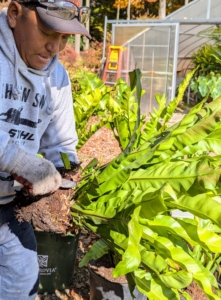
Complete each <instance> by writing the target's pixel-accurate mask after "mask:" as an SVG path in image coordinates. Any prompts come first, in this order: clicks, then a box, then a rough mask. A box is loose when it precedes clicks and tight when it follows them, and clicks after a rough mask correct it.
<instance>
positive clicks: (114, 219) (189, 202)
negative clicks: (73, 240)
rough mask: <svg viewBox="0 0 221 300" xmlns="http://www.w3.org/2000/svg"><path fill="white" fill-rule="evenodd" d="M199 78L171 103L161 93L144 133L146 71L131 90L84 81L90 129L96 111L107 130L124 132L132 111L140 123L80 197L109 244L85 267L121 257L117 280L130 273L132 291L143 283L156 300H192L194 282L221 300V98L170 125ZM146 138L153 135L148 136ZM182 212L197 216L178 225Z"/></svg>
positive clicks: (81, 212) (79, 220) (96, 249)
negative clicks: (190, 291)
mask: <svg viewBox="0 0 221 300" xmlns="http://www.w3.org/2000/svg"><path fill="white" fill-rule="evenodd" d="M80 74H82V73H80ZM82 75H83V74H82ZM192 75H193V72H192V74H190V75H189V77H187V78H186V80H185V83H183V85H181V87H180V89H179V94H178V98H175V99H174V100H173V101H172V102H171V103H170V104H169V106H166V101H165V97H164V96H163V97H159V95H157V98H158V103H159V108H158V109H156V110H155V112H154V113H152V114H151V118H150V121H144V120H143V117H140V120H141V121H140V123H142V122H143V125H144V128H145V129H146V130H144V131H140V124H139V122H136V123H135V119H136V117H135V113H134V108H135V111H136V112H137V118H139V109H138V108H139V101H140V97H141V94H142V89H141V86H140V84H139V82H140V78H139V76H140V72H139V70H136V71H135V72H134V73H133V74H131V79H132V82H133V83H132V86H131V89H130V88H129V87H127V86H126V85H125V83H123V82H122V81H121V80H120V81H118V83H117V84H116V86H115V87H114V88H112V89H111V88H107V87H106V86H105V85H104V84H103V83H102V82H101V81H100V80H98V79H97V78H96V77H93V76H92V75H90V74H88V76H86V77H85V76H80V77H79V78H78V79H76V80H77V81H78V83H79V86H78V89H76V91H75V109H76V110H77V112H76V118H78V119H77V123H78V121H81V122H82V124H83V125H84V123H85V122H86V119H87V116H86V111H90V112H91V113H92V112H96V113H97V114H98V115H99V116H100V115H101V122H103V123H102V124H106V125H108V126H110V128H112V129H113V130H115V129H116V128H117V125H114V126H112V127H111V125H110V124H115V122H116V124H117V120H118V118H121V117H122V112H123V111H124V110H125V112H124V115H123V121H125V120H130V119H131V118H133V122H132V124H133V128H132V130H131V131H132V132H133V133H132V134H131V133H130V132H129V131H127V130H128V126H129V124H128V123H127V122H126V121H125V122H123V124H124V129H125V131H124V132H123V133H124V134H125V132H126V131H127V132H128V136H127V138H126V140H127V141H129V140H130V141H129V143H128V145H130V147H129V148H128V145H127V146H125V145H124V142H122V143H121V138H119V137H118V139H119V142H120V143H121V147H122V150H123V151H122V153H121V154H120V155H119V156H117V157H116V158H115V159H113V160H112V161H111V162H110V163H109V164H108V165H106V166H102V167H95V168H94V169H93V170H92V171H91V173H89V174H87V175H86V176H85V177H83V178H82V180H81V182H80V185H79V186H78V188H77V190H76V194H75V197H74V198H75V203H74V205H73V207H72V214H73V218H74V222H75V223H76V224H78V226H80V227H81V226H83V227H84V228H86V229H87V230H91V231H93V232H95V233H96V234H97V235H98V236H99V237H100V240H99V241H98V242H96V243H95V244H94V245H93V247H92V248H91V249H90V251H89V252H88V253H87V255H86V256H85V258H84V259H83V261H82V262H81V264H80V265H81V266H82V265H84V264H87V263H88V262H89V260H90V259H92V258H93V259H97V258H98V257H100V256H102V255H103V254H104V253H107V252H108V251H109V250H111V251H112V252H113V253H114V258H115V263H116V267H115V269H114V271H113V276H114V277H118V276H121V275H124V274H125V275H126V276H127V279H128V282H129V285H130V289H131V291H133V288H134V286H135V285H137V287H138V289H139V290H140V291H141V292H142V293H144V294H145V295H146V296H147V297H148V298H149V299H150V300H151V299H154V300H156V299H159V300H163V299H169V300H173V299H180V295H182V296H183V297H184V298H185V299H191V297H190V296H189V295H188V294H187V293H185V292H184V288H185V287H187V286H189V285H190V283H191V282H192V281H195V282H196V283H197V284H198V285H199V286H200V287H201V289H202V290H203V291H204V293H205V294H206V295H207V297H208V298H209V299H213V300H218V299H220V297H221V293H220V291H219V288H218V284H217V280H216V278H215V277H214V272H215V270H216V271H218V272H219V271H220V269H219V262H220V252H221V236H220V233H221V197H220V194H221V183H220V174H221V138H220V137H221V122H220V118H221V98H218V99H217V100H215V101H213V102H211V103H209V104H206V99H204V100H203V101H202V102H200V103H199V104H197V105H196V106H195V107H193V108H192V109H191V110H190V111H189V113H188V114H187V115H185V116H184V118H183V119H182V120H181V121H180V122H179V123H177V124H175V125H173V126H172V127H168V126H166V123H167V121H168V120H169V119H170V117H171V116H172V114H173V112H174V110H175V107H176V105H177V103H178V100H179V95H180V96H181V94H182V93H183V92H184V90H185V88H184V86H185V85H188V83H189V81H190V79H191V76H192ZM91 76H92V77H91ZM133 79H134V80H133ZM82 89H83V90H84V89H85V90H87V91H88V92H87V93H86V92H85V93H86V94H85V95H84V96H87V97H86V98H87V99H85V97H83V98H82V99H81V98H80V91H81V90H82ZM119 91H120V92H121V94H120V95H121V96H120V98H121V101H119V100H118V98H117V96H119ZM134 92H136V98H137V102H136V101H135V98H134V96H133V93H134ZM123 95H124V96H125V98H124V96H123ZM114 96H115V97H116V101H115V103H112V101H113V102H114V100H113V99H114ZM112 98H113V99H112ZM80 99H81V101H82V110H83V114H82V115H83V117H82V118H81V119H80V116H79V115H80V112H79V109H80ZM88 99H89V100H90V101H88ZM110 99H111V100H110ZM122 99H123V100H122ZM126 100H127V105H125V101H126ZM110 102H111V103H112V104H111V105H110V106H108V105H107V103H110ZM93 103H94V104H93ZM122 103H124V106H123V105H121V104H122ZM132 103H133V104H132ZM135 104H136V105H135ZM112 105H113V107H112ZM102 108H103V109H104V114H102V113H101V111H102ZM123 108H124V109H123ZM130 110H132V112H130ZM119 112H120V113H119ZM131 116H132V117H131ZM120 122H121V120H120ZM128 122H129V121H128ZM99 126H101V125H99ZM122 127H123V126H122ZM148 129H149V131H148ZM78 130H80V128H79V127H78ZM89 131H90V130H89ZM122 131H123V128H121V130H119V131H118V134H121V132H122ZM143 132H144V133H143ZM148 132H149V135H147V134H148ZM142 133H143V134H144V136H145V138H144V139H142V138H138V137H139V134H140V135H141V136H142ZM125 136H126V135H125ZM146 136H148V137H146ZM80 137H81V136H80ZM134 137H135V138H134ZM131 140H132V142H131ZM138 141H142V142H138ZM128 150H129V151H128ZM211 153H213V154H215V155H213V156H211V155H210V154H211ZM174 209H180V210H182V211H185V212H190V213H192V214H193V216H194V219H193V220H192V219H185V218H184V219H178V218H175V217H173V216H172V214H171V212H172V211H173V210H174Z"/></svg>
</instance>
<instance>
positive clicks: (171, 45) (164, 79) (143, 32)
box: [112, 23, 179, 114]
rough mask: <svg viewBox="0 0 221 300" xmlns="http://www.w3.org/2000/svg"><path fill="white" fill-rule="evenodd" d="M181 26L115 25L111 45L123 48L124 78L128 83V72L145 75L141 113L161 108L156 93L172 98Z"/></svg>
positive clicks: (169, 99)
mask: <svg viewBox="0 0 221 300" xmlns="http://www.w3.org/2000/svg"><path fill="white" fill-rule="evenodd" d="M178 32H179V30H178V24H175V23H173V24H160V23H158V24H148V26H144V25H143V24H142V25H139V24H114V25H113V30H112V45H115V46H122V47H123V49H124V51H123V62H122V78H123V79H124V80H125V81H127V82H128V84H129V76H128V73H129V72H130V71H133V70H134V69H135V68H139V69H140V70H141V72H142V88H143V89H144V90H145V94H144V95H143V97H142V99H141V112H142V113H143V114H147V113H148V112H150V111H152V110H153V107H158V104H157V102H156V100H155V94H160V95H163V94H165V95H166V96H167V98H168V101H171V97H173V96H174V95H173V93H172V91H173V90H174V89H173V85H175V84H176V58H177V45H176V43H177V40H178V39H177V38H176V36H177V34H178ZM117 43H119V44H117Z"/></svg>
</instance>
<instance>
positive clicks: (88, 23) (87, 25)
mask: <svg viewBox="0 0 221 300" xmlns="http://www.w3.org/2000/svg"><path fill="white" fill-rule="evenodd" d="M86 6H87V7H90V0H86ZM85 27H86V29H87V31H88V32H89V33H90V18H88V20H87V22H86V24H85ZM88 49H89V39H88V38H87V37H86V36H84V50H88Z"/></svg>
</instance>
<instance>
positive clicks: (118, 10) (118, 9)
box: [116, 4, 120, 20]
mask: <svg viewBox="0 0 221 300" xmlns="http://www.w3.org/2000/svg"><path fill="white" fill-rule="evenodd" d="M119 18H120V4H118V6H117V17H116V19H117V20H119Z"/></svg>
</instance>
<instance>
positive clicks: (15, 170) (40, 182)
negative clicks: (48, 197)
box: [4, 149, 61, 196]
mask: <svg viewBox="0 0 221 300" xmlns="http://www.w3.org/2000/svg"><path fill="white" fill-rule="evenodd" d="M4 171H5V172H8V173H11V174H12V175H13V177H14V179H15V180H16V181H18V182H19V183H21V184H22V185H23V186H24V190H25V192H27V193H29V194H32V195H34V196H36V195H44V194H48V193H53V192H55V191H56V190H57V189H58V188H59V187H60V185H61V175H60V173H59V172H58V171H57V170H56V168H55V167H54V165H53V164H52V163H51V162H50V161H48V160H46V159H44V158H40V157H38V156H37V155H34V154H30V153H28V152H26V151H24V150H22V149H19V151H18V152H17V154H16V157H15V158H14V159H13V161H12V162H11V163H10V164H8V165H7V166H6V168H5V169H4Z"/></svg>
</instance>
